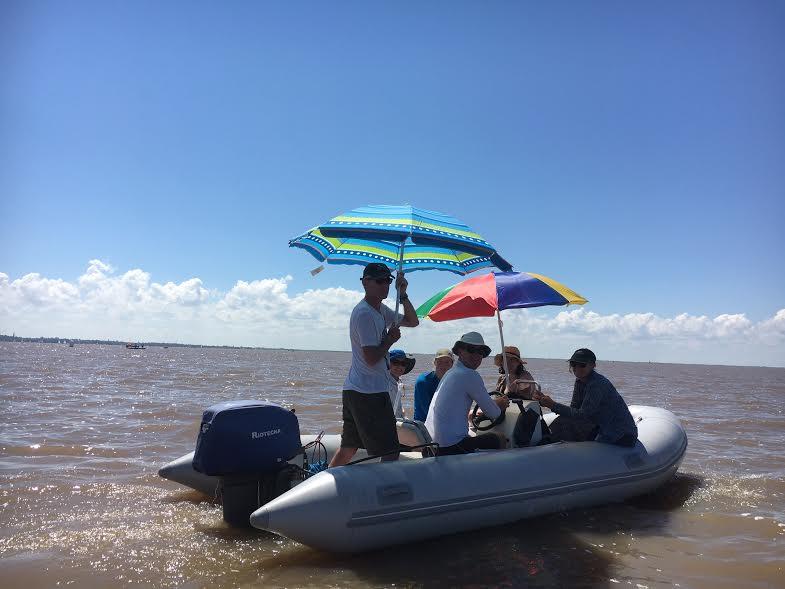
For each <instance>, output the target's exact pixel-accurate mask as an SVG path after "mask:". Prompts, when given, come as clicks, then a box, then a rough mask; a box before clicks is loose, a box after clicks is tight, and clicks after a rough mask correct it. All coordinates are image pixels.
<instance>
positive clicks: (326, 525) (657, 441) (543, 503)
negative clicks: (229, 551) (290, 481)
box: [250, 406, 687, 552]
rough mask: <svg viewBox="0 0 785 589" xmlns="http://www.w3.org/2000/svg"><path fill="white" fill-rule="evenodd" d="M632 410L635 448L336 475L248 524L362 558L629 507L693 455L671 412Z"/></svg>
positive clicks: (577, 447) (422, 463) (518, 454)
mask: <svg viewBox="0 0 785 589" xmlns="http://www.w3.org/2000/svg"><path fill="white" fill-rule="evenodd" d="M630 411H631V413H632V415H633V417H634V418H635V420H636V422H637V425H638V431H639V440H638V442H637V444H636V446H635V447H632V448H625V447H620V446H612V445H608V444H600V443H596V442H581V443H558V444H550V445H546V446H539V447H534V448H513V449H508V450H501V451H492V452H478V453H474V454H467V455H462V456H443V457H437V458H425V459H419V460H401V461H397V462H386V463H376V464H369V465H368V466H366V467H364V468H357V467H351V466H347V467H339V468H334V469H330V470H329V471H325V472H321V473H319V474H317V475H315V476H313V477H311V478H310V479H308V480H307V481H305V482H303V483H302V484H300V485H298V486H297V487H295V488H293V489H291V490H290V491H288V492H286V493H284V494H283V495H281V496H280V497H278V498H276V499H274V500H273V501H271V502H269V503H267V504H266V505H264V506H262V507H261V508H259V509H258V510H256V511H255V512H254V513H253V514H252V515H251V518H250V521H251V524H252V525H253V526H255V527H257V528H260V529H264V530H268V531H271V532H274V533H276V534H279V535H282V536H286V537H288V538H291V539H293V540H296V541H298V542H301V543H303V544H306V545H308V546H311V547H313V548H317V549H320V550H325V551H330V552H361V551H365V550H372V549H377V548H382V547H385V546H390V545H394V544H401V543H405V542H409V541H412V540H420V539H425V538H430V537H434V536H441V535H444V534H451V533H455V532H461V531H466V530H473V529H477V528H481V527H486V526H495V525H500V524H504V523H509V522H513V521H517V520H520V519H524V518H528V517H534V516H538V515H543V514H547V513H553V512H558V511H564V510H568V509H573V508H576V507H585V506H591V505H599V504H604V503H612V502H617V501H622V500H624V499H627V498H629V497H633V496H636V495H640V494H644V493H647V492H650V491H652V490H654V489H656V488H657V487H658V486H660V485H662V484H663V483H664V482H665V481H667V480H668V479H669V478H670V477H671V476H673V474H674V473H675V472H676V470H677V469H678V467H679V464H680V463H681V460H682V459H683V457H684V453H685V451H686V448H687V436H686V433H685V431H684V428H683V427H682V426H681V424H680V423H679V421H678V419H677V418H676V417H675V416H674V415H673V414H672V413H670V412H669V411H666V410H664V409H657V408H653V407H639V406H632V407H630Z"/></svg>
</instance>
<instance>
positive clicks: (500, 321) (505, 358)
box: [496, 309, 512, 394]
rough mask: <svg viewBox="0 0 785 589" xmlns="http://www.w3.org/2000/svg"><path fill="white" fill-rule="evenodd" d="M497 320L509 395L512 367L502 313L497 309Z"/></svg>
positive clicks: (506, 389)
mask: <svg viewBox="0 0 785 589" xmlns="http://www.w3.org/2000/svg"><path fill="white" fill-rule="evenodd" d="M496 319H497V320H498V321H499V339H500V340H501V342H502V360H503V361H504V377H505V378H506V379H507V387H506V388H505V391H506V392H507V394H509V392H510V384H512V383H510V367H509V366H508V364H507V352H505V351H504V330H503V329H502V325H503V324H502V312H501V311H500V310H499V309H496Z"/></svg>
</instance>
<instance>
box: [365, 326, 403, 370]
mask: <svg viewBox="0 0 785 589" xmlns="http://www.w3.org/2000/svg"><path fill="white" fill-rule="evenodd" d="M399 339H401V330H400V329H398V328H397V327H391V328H390V329H389V330H388V331H387V335H385V336H384V338H383V339H382V341H381V343H380V344H379V345H378V346H363V358H365V361H366V363H367V364H368V365H369V366H373V365H374V364H376V363H377V362H378V361H379V360H381V359H382V358H384V357H385V356H386V355H387V352H389V351H390V348H391V347H392V345H393V344H394V343H395V342H397V341H398V340H399Z"/></svg>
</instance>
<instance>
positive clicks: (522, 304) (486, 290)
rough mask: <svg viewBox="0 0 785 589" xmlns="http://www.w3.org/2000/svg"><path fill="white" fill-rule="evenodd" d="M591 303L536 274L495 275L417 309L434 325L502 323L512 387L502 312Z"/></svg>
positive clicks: (461, 286) (475, 280)
mask: <svg viewBox="0 0 785 589" xmlns="http://www.w3.org/2000/svg"><path fill="white" fill-rule="evenodd" d="M585 303H588V300H586V299H585V298H583V297H582V296H581V295H579V294H578V293H576V292H575V291H574V290H571V289H569V288H567V287H566V286H564V285H563V284H561V283H559V282H556V281H555V280H553V279H552V278H548V277H547V276H543V275H542V274H534V273H533V272H495V273H493V274H484V275H483V276H477V277H475V278H469V279H468V280H464V281H462V282H459V283H458V284H456V285H454V286H451V287H449V288H445V289H444V290H443V291H441V292H438V293H436V294H435V295H433V296H432V297H431V298H430V299H428V300H427V301H425V302H424V303H423V304H422V305H420V306H419V307H418V308H417V316H418V317H421V318H422V317H427V318H429V319H431V320H432V321H451V320H453V319H466V318H468V317H492V316H493V315H494V314H495V315H496V318H497V320H498V323H499V338H500V339H501V344H502V354H503V361H504V373H505V374H506V375H507V387H508V390H509V386H510V382H509V380H510V371H509V368H508V365H507V353H506V352H505V351H504V330H503V328H502V326H503V324H502V319H501V311H502V310H504V309H526V308H529V307H543V306H546V305H557V306H558V305H583V304H585Z"/></svg>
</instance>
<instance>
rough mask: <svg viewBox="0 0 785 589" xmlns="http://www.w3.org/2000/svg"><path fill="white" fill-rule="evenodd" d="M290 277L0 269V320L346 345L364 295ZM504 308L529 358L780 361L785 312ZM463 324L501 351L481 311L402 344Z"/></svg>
mask: <svg viewBox="0 0 785 589" xmlns="http://www.w3.org/2000/svg"><path fill="white" fill-rule="evenodd" d="M292 283H293V278H292V277H291V276H284V277H281V278H266V279H262V280H254V281H250V282H246V281H238V282H237V283H236V284H235V285H234V286H233V287H232V288H231V289H230V290H229V291H227V292H225V293H221V292H216V291H210V290H208V289H207V288H206V287H205V286H204V285H203V283H202V281H201V280H200V279H199V278H190V279H188V280H185V281H183V282H181V283H174V282H166V283H163V284H161V283H156V282H153V281H152V280H151V276H150V274H149V273H147V272H144V271H143V270H141V269H132V270H128V271H127V272H125V273H123V274H115V269H114V268H112V266H111V265H109V264H107V263H105V262H103V261H101V260H90V262H89V263H88V266H87V269H86V271H85V273H84V274H83V275H82V276H80V277H79V278H78V279H77V280H76V281H75V282H68V281H65V280H62V279H59V278H46V277H43V276H41V275H40V274H37V273H31V274H26V275H24V276H22V277H21V278H18V279H15V280H11V279H10V278H9V276H8V275H7V274H4V273H0V328H1V329H2V330H3V331H4V332H10V331H16V333H19V334H22V333H24V334H26V335H32V336H39V335H52V336H56V335H60V336H63V337H79V338H99V339H135V340H141V341H182V342H193V343H205V344H229V345H231V344H235V345H249V346H270V347H291V348H324V349H347V348H348V333H347V327H348V319H349V314H350V313H351V310H352V308H353V307H354V305H355V304H356V303H357V301H358V300H359V299H360V298H361V297H362V293H361V292H360V291H356V290H349V289H344V288H325V289H309V290H306V291H304V292H300V293H293V292H291V290H292V289H291V287H292ZM502 315H503V319H504V322H505V325H504V330H505V338H506V340H507V342H508V343H514V344H517V345H520V346H522V348H523V349H525V351H526V354H528V355H530V356H544V357H561V356H564V355H565V354H566V353H567V352H568V351H569V350H570V349H572V348H573V347H577V346H584V345H586V346H589V347H592V346H594V347H596V348H599V349H602V350H603V354H602V356H603V357H605V358H615V359H627V360H636V359H637V360H661V361H667V360H672V361H691V362H701V361H705V362H712V363H717V362H729V363H750V364H770V365H771V364H774V365H782V364H783V362H785V354H783V344H784V343H785V309H781V310H779V311H777V312H776V314H775V315H774V316H772V317H770V318H767V319H765V320H763V321H760V322H753V321H751V320H750V319H749V318H748V317H746V315H744V314H722V315H718V316H716V317H708V316H705V315H689V314H686V313H682V314H679V315H675V316H673V317H662V316H659V315H657V314H655V313H628V314H624V315H622V314H610V315H601V314H599V313H596V312H594V311H587V310H586V309H584V308H578V309H569V310H564V311H560V312H558V313H556V314H555V315H552V312H551V313H548V312H544V311H542V310H526V311H524V310H520V311H505V312H503V313H502ZM470 330H477V331H480V332H481V333H483V334H484V335H485V337H486V339H487V340H488V341H489V343H490V345H492V346H493V347H494V348H497V347H498V345H499V344H498V333H497V328H496V321H495V320H494V319H493V318H487V317H483V318H475V319H466V320H462V321H454V322H447V323H432V322H430V321H424V322H423V324H422V326H421V327H419V328H417V329H415V330H405V340H403V341H402V342H401V345H405V346H406V347H407V348H408V349H409V350H412V351H415V352H429V351H430V350H434V349H436V348H439V347H443V346H445V345H450V344H451V343H452V342H453V341H454V340H455V339H456V338H457V336H458V335H460V334H461V333H463V332H465V331H470Z"/></svg>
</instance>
